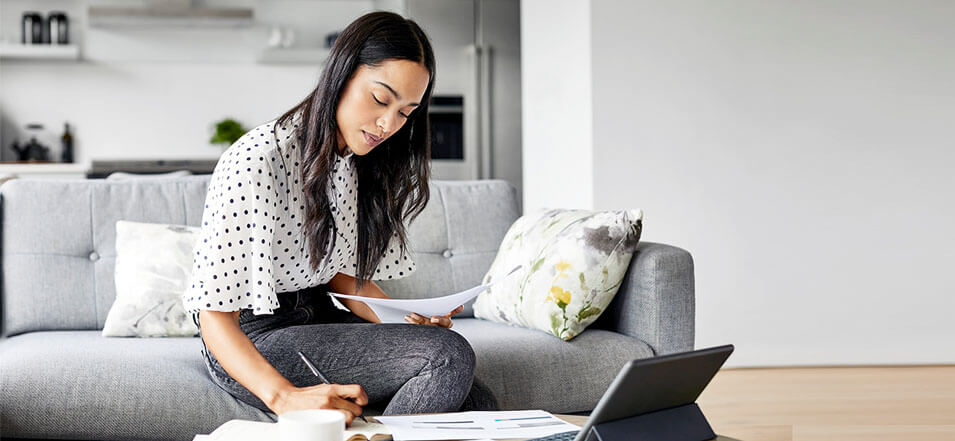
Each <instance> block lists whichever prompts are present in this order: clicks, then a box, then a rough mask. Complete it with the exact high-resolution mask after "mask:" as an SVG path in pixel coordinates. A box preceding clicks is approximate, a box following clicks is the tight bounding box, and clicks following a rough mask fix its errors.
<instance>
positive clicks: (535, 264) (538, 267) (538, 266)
mask: <svg viewBox="0 0 955 441" xmlns="http://www.w3.org/2000/svg"><path fill="white" fill-rule="evenodd" d="M546 258H547V257H546V256H545V257H541V258H540V260H538V261H537V262H534V265H533V266H531V272H532V273H533V272H536V271H537V270H539V269H540V268H541V265H543V264H544V260H545V259H546Z"/></svg>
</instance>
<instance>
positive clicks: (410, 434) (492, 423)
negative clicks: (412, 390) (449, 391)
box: [375, 410, 580, 441]
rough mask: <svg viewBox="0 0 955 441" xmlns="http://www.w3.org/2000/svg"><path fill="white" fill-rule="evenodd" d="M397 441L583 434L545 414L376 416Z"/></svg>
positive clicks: (562, 421) (512, 412) (486, 413)
mask: <svg viewBox="0 0 955 441" xmlns="http://www.w3.org/2000/svg"><path fill="white" fill-rule="evenodd" d="M375 419H376V420H378V421H380V422H382V423H385V424H386V425H387V426H388V429H389V430H390V431H391V434H392V436H393V437H394V439H395V440H398V441H401V440H446V439H462V440H464V439H467V440H472V439H488V438H492V439H500V438H537V437H542V436H547V435H553V434H555V433H561V432H569V431H572V430H580V426H576V425H574V424H570V423H568V422H566V421H564V420H562V419H560V418H557V417H556V416H554V415H552V414H551V413H549V412H545V411H543V410H514V411H506V412H490V411H471V412H455V413H440V414H430V415H407V416H376V417H375Z"/></svg>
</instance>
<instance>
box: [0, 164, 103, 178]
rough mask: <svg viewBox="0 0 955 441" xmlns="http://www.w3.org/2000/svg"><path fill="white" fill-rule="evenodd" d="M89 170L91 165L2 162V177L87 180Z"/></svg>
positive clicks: (0, 166)
mask: <svg viewBox="0 0 955 441" xmlns="http://www.w3.org/2000/svg"><path fill="white" fill-rule="evenodd" d="M89 169H90V165H89V163H75V162H21V161H18V162H12V161H11V162H0V176H9V175H13V176H19V177H24V178H47V177H49V178H85V177H86V173H87V172H88V171H89Z"/></svg>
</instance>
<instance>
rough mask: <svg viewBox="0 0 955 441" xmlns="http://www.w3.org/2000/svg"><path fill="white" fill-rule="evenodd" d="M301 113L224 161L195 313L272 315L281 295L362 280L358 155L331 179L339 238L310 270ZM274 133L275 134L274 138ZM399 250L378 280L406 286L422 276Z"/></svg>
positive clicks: (207, 219) (254, 135)
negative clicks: (339, 280)
mask: <svg viewBox="0 0 955 441" xmlns="http://www.w3.org/2000/svg"><path fill="white" fill-rule="evenodd" d="M300 122H301V114H300V113H298V114H296V115H295V117H294V118H293V119H292V121H291V122H290V123H289V124H288V126H281V125H278V126H277V125H276V122H275V121H271V122H269V123H266V124H263V125H260V126H258V127H256V128H254V129H252V130H251V131H249V132H248V133H246V134H245V135H243V136H242V137H241V138H240V139H239V140H238V141H236V142H235V143H234V144H232V145H231V146H230V147H229V148H228V149H226V151H225V152H224V153H223V154H222V157H221V158H220V159H219V162H218V164H216V168H215V170H214V171H213V174H212V177H211V179H210V182H209V189H208V193H207V194H206V201H205V207H204V211H203V214H202V225H201V226H200V227H201V233H200V235H199V241H198V242H197V243H196V247H195V249H194V263H193V267H192V270H193V272H192V275H191V277H190V281H189V283H187V288H186V291H185V293H184V294H183V305H184V307H185V310H186V312H187V313H192V312H195V311H198V310H201V309H209V310H215V311H236V310H239V309H251V310H252V311H253V313H254V314H271V313H273V311H274V310H275V309H276V308H278V306H279V304H278V300H277V298H276V295H275V294H276V293H282V292H290V291H298V290H301V289H305V288H309V287H313V286H318V285H321V284H325V283H328V281H329V280H331V279H332V277H334V276H335V275H336V274H337V273H339V272H341V273H344V274H347V275H350V276H354V275H355V271H356V269H357V268H356V264H355V252H356V250H355V245H356V244H357V242H358V228H357V224H358V212H357V200H358V176H357V173H356V170H355V166H354V163H353V159H354V153H353V152H351V151H350V150H349V151H348V153H347V155H345V156H344V157H337V158H336V162H335V166H334V171H333V173H332V174H331V175H330V176H329V182H330V185H329V187H328V192H329V193H328V194H329V199H330V201H329V210H331V211H332V213H333V214H334V216H335V225H336V226H337V228H338V236H337V240H336V242H335V249H334V251H333V252H331V253H327V254H326V257H325V259H324V260H323V261H322V263H321V265H320V266H319V270H318V271H315V272H313V271H311V270H310V269H309V264H308V262H309V254H308V251H307V250H308V247H307V245H306V238H305V235H304V233H303V231H302V225H303V224H304V216H305V202H304V200H303V192H302V170H301V168H302V166H301V143H302V138H301V136H300V135H299V134H298V131H297V128H298V127H299V125H300ZM273 128H274V129H275V130H274V133H273ZM397 243H398V242H397V234H396V235H394V236H393V237H392V244H393V246H390V247H389V251H388V253H387V254H386V255H385V257H383V258H382V261H381V263H380V264H379V266H378V268H377V269H376V270H375V272H374V275H373V276H372V277H371V278H372V280H384V279H398V278H402V277H405V276H407V275H409V274H410V273H412V272H413V271H414V270H415V262H414V260H412V258H411V256H410V252H411V250H407V252H406V253H404V254H402V253H401V252H400V249H399V247H398V246H397Z"/></svg>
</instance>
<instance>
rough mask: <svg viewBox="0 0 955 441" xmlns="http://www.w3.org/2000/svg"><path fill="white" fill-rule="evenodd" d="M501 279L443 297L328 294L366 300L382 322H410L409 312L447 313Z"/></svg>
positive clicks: (515, 268) (429, 316)
mask: <svg viewBox="0 0 955 441" xmlns="http://www.w3.org/2000/svg"><path fill="white" fill-rule="evenodd" d="M521 267H522V265H519V266H516V267H514V269H512V270H511V271H510V272H508V273H507V274H506V275H505V276H504V277H507V276H510V275H511V274H513V273H514V272H515V271H517V270H518V269H520V268H521ZM500 280H503V277H502V278H501V279H499V280H496V281H494V283H490V284H486V285H478V286H475V287H474V288H470V289H466V290H464V291H461V292H459V293H456V294H450V295H446V296H443V297H434V298H430V299H379V298H374V297H362V296H354V295H348V294H341V293H337V292H331V291H329V292H328V294H329V295H331V296H334V297H337V298H345V299H351V300H358V301H360V302H364V303H365V304H366V305H368V307H369V308H371V310H372V311H374V312H375V315H377V316H378V319H379V320H381V322H382V323H405V324H407V323H408V322H406V321H405V316H406V315H408V313H411V312H415V313H418V314H419V315H422V316H424V317H425V318H431V316H434V315H438V316H440V315H445V314H447V313H449V312H451V311H454V308H457V307H458V306H461V305H463V304H465V303H467V302H468V301H470V300H471V299H473V298H475V297H477V295H478V294H480V293H481V292H483V291H484V290H486V289H488V288H489V287H491V286H493V285H494V284H496V283H498V282H499V281H500ZM452 318H453V316H452Z"/></svg>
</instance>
